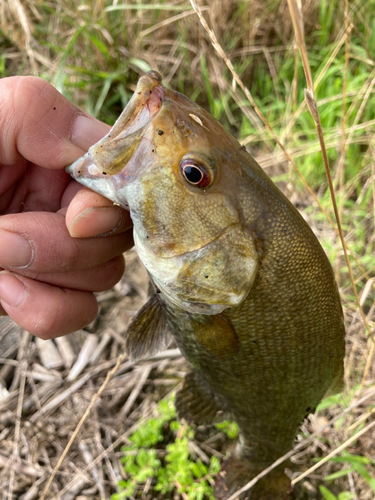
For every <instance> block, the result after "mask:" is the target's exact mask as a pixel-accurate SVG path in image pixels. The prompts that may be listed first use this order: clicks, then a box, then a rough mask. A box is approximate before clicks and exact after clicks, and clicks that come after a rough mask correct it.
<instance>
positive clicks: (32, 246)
mask: <svg viewBox="0 0 375 500" xmlns="http://www.w3.org/2000/svg"><path fill="white" fill-rule="evenodd" d="M107 131H108V127H107V126H106V125H104V124H103V123H101V122H99V121H97V120H94V119H93V118H91V117H89V115H87V114H85V113H83V112H82V111H81V110H79V109H78V108H76V107H75V106H74V105H73V104H72V103H70V102H69V101H68V100H67V99H65V98H64V97H63V96H62V95H61V94H60V93H59V92H58V91H57V90H56V89H55V88H54V87H52V86H51V85H50V84H48V83H47V82H45V81H43V80H41V79H39V78H34V77H11V78H4V79H2V80H0V315H1V314H9V316H10V317H11V318H12V319H13V320H14V321H15V322H16V323H18V324H19V325H20V326H21V327H23V328H25V329H26V330H28V331H29V332H31V333H33V334H35V335H37V336H38V337H41V338H43V339H47V338H54V337H58V336H60V335H65V334H67V333H70V332H72V331H75V330H77V329H79V328H83V327H84V326H86V325H87V324H88V323H90V322H91V321H92V320H93V319H94V318H95V316H96V314H97V302H96V300H95V296H94V294H93V292H98V291H102V290H106V289H108V288H110V287H112V286H113V285H114V284H115V283H116V282H117V281H118V280H119V279H120V278H121V276H122V273H123V270H124V259H123V256H122V253H123V252H124V251H125V250H127V249H129V248H130V247H131V246H132V244H133V240H132V234H131V220H130V216H129V214H128V212H127V211H125V210H122V209H120V208H119V207H115V206H113V204H112V202H110V201H109V200H107V199H105V198H103V197H102V196H100V195H98V194H96V193H94V192H92V191H90V190H89V189H86V188H82V187H81V186H80V185H79V184H77V183H76V182H75V181H73V180H72V179H71V178H70V176H69V175H68V174H67V173H66V172H65V171H64V170H63V168H64V167H65V166H67V165H69V164H70V163H72V162H73V161H75V160H76V159H77V158H79V157H80V156H82V155H83V154H84V153H85V152H86V151H87V149H88V148H89V146H91V145H92V144H94V143H95V142H97V141H98V140H99V139H100V138H101V137H102V136H104V135H105V134H106V133H107ZM108 233H109V234H108ZM103 234H107V235H104V236H103ZM96 235H102V236H97V237H95V238H94V237H93V236H96ZM72 236H74V238H72Z"/></svg>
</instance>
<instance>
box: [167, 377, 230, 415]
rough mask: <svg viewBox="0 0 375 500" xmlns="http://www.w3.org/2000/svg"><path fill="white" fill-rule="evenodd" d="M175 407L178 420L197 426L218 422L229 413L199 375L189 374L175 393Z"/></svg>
mask: <svg viewBox="0 0 375 500" xmlns="http://www.w3.org/2000/svg"><path fill="white" fill-rule="evenodd" d="M175 406H176V411H177V415H178V416H179V418H184V419H185V420H186V421H187V422H189V423H194V424H197V425H201V424H208V423H210V424H211V423H212V422H220V421H221V420H225V419H226V418H228V414H229V412H228V411H227V410H226V409H225V407H224V406H223V404H222V403H221V402H220V401H219V400H218V398H217V396H215V394H214V393H213V392H212V391H211V390H210V389H209V387H208V386H207V385H206V384H205V382H204V381H203V380H201V378H200V377H199V375H198V374H197V373H196V372H194V371H192V372H189V373H188V374H187V375H186V376H185V378H184V380H183V382H182V387H181V389H179V390H178V391H177V394H176V400H175Z"/></svg>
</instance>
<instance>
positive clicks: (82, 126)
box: [71, 115, 109, 151]
mask: <svg viewBox="0 0 375 500" xmlns="http://www.w3.org/2000/svg"><path fill="white" fill-rule="evenodd" d="M108 132H109V127H108V126H107V125H104V123H101V122H99V121H98V120H95V119H94V118H89V117H87V116H84V115H78V116H77V118H76V119H75V121H74V123H73V126H72V132H71V134H72V135H71V141H72V143H73V144H75V145H76V146H78V147H79V148H81V149H83V150H85V151H87V150H88V149H89V147H90V146H92V145H93V144H95V143H96V142H98V141H99V140H100V139H101V138H102V137H104V136H105V135H106V134H107V133H108Z"/></svg>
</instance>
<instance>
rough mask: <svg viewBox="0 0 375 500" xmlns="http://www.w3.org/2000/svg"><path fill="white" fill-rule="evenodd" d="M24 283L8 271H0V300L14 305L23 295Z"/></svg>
mask: <svg viewBox="0 0 375 500" xmlns="http://www.w3.org/2000/svg"><path fill="white" fill-rule="evenodd" d="M25 293H26V290H25V285H24V284H23V283H22V281H20V280H19V279H18V278H16V277H15V276H14V274H11V273H10V272H9V271H1V272H0V300H1V301H2V302H5V303H6V304H8V305H9V306H12V307H16V306H18V304H20V303H21V302H22V300H23V298H24V296H25Z"/></svg>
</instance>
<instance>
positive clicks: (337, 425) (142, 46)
mask: <svg viewBox="0 0 375 500" xmlns="http://www.w3.org/2000/svg"><path fill="white" fill-rule="evenodd" d="M160 3H161V2H147V3H146V2H144V4H146V5H150V4H158V5H159V4H160ZM134 4H136V2H134ZM144 4H139V3H138V4H137V5H138V7H137V8H135V7H134V8H132V9H126V10H111V9H109V8H108V7H109V5H110V4H109V3H108V2H105V1H104V0H91V1H88V2H87V3H82V4H81V5H79V6H78V8H77V4H76V3H75V2H73V1H71V0H54V1H52V2H50V3H48V4H47V3H43V2H41V1H38V0H27V1H23V2H21V1H19V0H9V1H1V0H0V28H1V30H2V34H3V36H2V34H1V31H0V47H1V49H2V50H1V52H0V75H2V76H8V75H10V74H29V73H33V74H38V75H40V76H43V77H45V78H47V79H49V80H50V81H52V82H53V83H54V84H55V85H56V86H57V88H59V90H61V91H62V92H63V93H64V94H65V95H67V96H68V97H69V98H70V99H72V100H73V101H74V102H75V103H76V104H77V105H80V106H82V107H84V108H85V109H86V110H88V111H89V112H91V113H92V114H95V115H96V116H98V117H99V118H101V119H102V120H104V121H107V122H109V123H111V122H113V120H114V119H115V118H116V116H117V115H118V114H119V112H120V111H121V108H122V107H123V106H124V104H125V103H126V101H127V99H128V98H129V96H130V95H131V93H132V90H133V89H134V84H135V82H136V80H137V78H138V76H139V74H140V73H142V72H143V71H144V70H147V69H148V68H149V67H153V68H154V69H157V70H158V71H160V72H161V73H162V74H163V76H164V80H165V82H166V83H167V84H169V85H170V86H172V87H174V88H176V89H178V90H180V91H182V92H183V93H185V94H186V95H188V96H190V97H193V98H194V99H195V100H197V101H198V102H199V104H201V105H202V106H204V107H206V109H209V110H210V111H211V113H212V114H214V116H215V117H217V118H218V119H220V120H221V121H222V123H224V124H225V125H226V126H227V128H228V129H229V130H231V131H232V133H234V134H235V135H237V136H239V137H240V138H241V140H242V142H243V143H245V144H247V145H248V146H249V147H250V148H251V149H252V151H253V152H254V154H255V155H256V157H257V159H258V161H259V162H260V163H261V164H262V166H263V167H264V168H265V169H266V171H267V172H268V173H269V174H270V175H273V176H274V177H275V180H277V181H278V183H279V185H280V187H281V188H282V189H283V190H284V191H285V192H286V194H287V195H288V196H289V198H291V200H292V201H293V202H294V203H295V204H296V206H297V207H298V208H299V209H301V210H302V212H303V214H304V216H305V217H306V218H307V219H308V221H309V223H310V224H311V225H312V227H313V229H314V231H315V232H316V234H317V236H318V237H319V239H320V240H321V242H322V243H323V245H324V247H325V249H326V251H327V253H328V255H329V257H330V259H331V262H332V264H333V266H334V269H335V271H336V276H337V279H338V281H339V284H340V292H341V297H342V301H343V306H344V312H345V319H346V325H347V358H346V373H345V382H346V388H345V392H344V394H343V395H342V396H340V397H338V398H336V399H335V398H333V399H332V400H331V401H328V402H327V405H326V407H325V408H324V409H322V410H321V411H320V412H319V413H317V414H316V415H315V416H311V417H310V418H309V419H308V420H307V421H306V422H305V423H304V425H303V427H302V431H301V434H300V436H299V437H298V443H297V446H296V449H295V450H294V452H293V457H292V461H293V462H294V464H295V470H296V473H295V475H294V482H295V489H294V493H293V495H294V498H295V499H298V500H303V499H308V498H311V499H317V498H320V492H319V486H321V485H325V486H326V487H328V488H329V490H330V491H331V492H332V493H334V494H335V495H336V496H338V495H339V494H340V493H341V495H342V496H341V497H340V500H344V499H349V498H353V499H358V500H366V499H369V500H370V499H372V498H374V486H371V485H370V484H369V479H368V477H367V476H366V475H365V474H364V472H363V470H362V469H361V468H360V467H359V466H357V465H358V464H357V465H356V462H355V460H354V459H352V458H351V457H350V455H343V454H342V451H341V449H340V447H341V446H342V445H344V448H345V450H346V452H348V453H350V454H351V455H355V456H360V457H365V458H367V459H369V463H368V464H366V466H365V470H367V473H368V474H369V476H370V478H375V469H374V466H373V464H374V459H375V447H374V444H373V443H374V442H375V440H374V438H375V430H374V427H371V426H372V425H374V422H375V419H374V412H373V408H374V404H375V395H374V385H375V369H374V361H373V358H372V355H373V350H374V344H373V343H372V340H371V338H372V335H373V325H374V317H375V316H374V314H375V305H374V297H375V293H374V282H375V278H373V276H374V269H375V260H374V257H373V255H374V246H375V237H374V220H375V188H374V184H375V168H374V133H375V121H374V120H375V107H374V105H373V104H372V102H373V94H374V91H373V86H374V83H375V69H374V68H375V61H374V59H373V58H372V54H373V48H374V41H373V36H372V32H373V29H372V25H371V23H372V20H371V19H370V18H371V16H369V12H373V13H375V12H374V10H375V8H374V7H373V2H369V3H368V5H367V7H366V8H365V6H364V5H362V3H361V2H359V1H353V2H350V3H349V4H348V5H347V9H346V10H345V3H344V2H342V3H339V2H337V3H335V2H332V3H329V2H327V3H326V4H325V8H324V9H325V10H324V15H322V14H321V11H320V9H322V5H323V2H317V1H313V0H308V1H305V2H303V18H304V23H305V24H304V40H305V42H306V47H307V57H308V58H309V62H310V65H311V68H312V81H310V82H309V86H310V90H311V89H314V92H315V95H316V100H317V107H318V109H319V113H320V116H321V122H322V127H323V135H324V139H325V144H326V148H327V152H328V163H329V165H328V166H329V168H330V170H331V173H332V178H333V188H334V192H335V196H336V198H337V200H338V213H339V217H340V218H341V220H342V224H343V234H344V237H345V242H346V244H347V246H348V247H349V249H350V250H351V255H352V257H349V258H350V263H351V265H352V268H353V281H354V282H355V285H356V287H357V290H358V294H359V302H360V304H361V307H362V308H363V315H364V316H361V313H360V309H359V307H358V304H357V303H356V300H355V297H354V294H353V289H352V285H351V283H350V280H349V277H348V269H347V265H346V264H345V260H344V255H343V250H342V245H341V243H340V240H339V237H338V235H337V233H336V232H335V230H334V229H332V226H331V224H330V223H329V222H328V221H327V217H326V216H325V215H323V214H322V212H321V210H320V209H319V207H318V204H317V201H315V200H314V198H313V197H312V195H311V194H309V192H308V191H307V190H306V188H305V187H303V185H302V184H301V183H300V182H299V180H298V177H297V176H296V174H295V173H294V172H293V171H292V170H291V169H290V163H289V160H287V159H286V158H285V155H284V153H283V152H282V151H281V149H280V148H279V147H275V141H274V139H273V137H272V135H271V134H270V132H269V128H272V130H273V131H274V134H275V135H276V137H277V140H278V141H279V142H280V144H282V145H283V147H284V148H285V149H286V150H287V152H288V154H289V155H290V158H291V159H292V161H293V162H294V163H295V166H296V168H298V169H299V170H300V172H302V174H303V176H304V177H306V179H307V181H308V184H310V187H311V192H312V193H313V194H314V196H315V197H316V198H317V199H318V201H319V203H320V204H321V206H322V208H323V209H324V210H325V212H326V213H327V214H328V216H329V217H330V218H331V219H333V220H334V219H335V218H334V214H333V210H332V205H331V202H330V199H329V196H328V194H327V192H328V190H327V181H326V180H325V174H324V168H322V165H323V161H322V159H321V147H320V144H319V141H318V137H317V135H316V133H315V131H314V124H313V121H312V120H311V118H309V115H308V112H307V109H306V104H305V103H304V100H303V88H304V87H305V86H306V84H305V82H304V79H303V75H302V69H301V65H300V63H299V58H298V54H297V49H296V46H295V45H294V37H293V25H292V20H291V17H290V15H289V10H288V4H287V2H286V1H284V0H283V1H281V2H274V1H265V2H260V1H259V0H258V1H255V0H254V1H249V2H235V1H231V0H224V1H223V0H211V1H210V2H205V3H204V2H199V5H201V7H202V6H203V7H202V11H203V16H204V17H205V19H206V20H207V22H208V25H209V27H210V28H211V29H212V30H213V31H214V33H215V36H216V38H217V40H218V42H219V43H220V45H221V46H222V47H223V50H224V52H225V57H226V58H228V59H229V60H230V61H231V62H232V64H233V67H234V70H235V71H236V72H237V73H238V75H239V78H240V80H241V81H243V82H244V86H245V87H246V88H247V89H249V90H250V91H251V96H252V98H253V100H254V103H255V104H256V106H257V107H258V108H259V110H260V111H261V113H262V116H263V117H264V118H265V122H266V123H264V121H262V120H261V119H260V118H259V116H258V115H257V114H256V112H255V111H254V106H253V105H252V104H251V103H250V102H249V101H248V100H247V99H246V97H245V95H244V94H243V92H242V91H241V89H240V86H239V85H238V83H239V82H238V81H237V83H236V82H235V81H234V79H233V77H232V75H231V73H230V72H229V70H227V68H226V65H225V61H224V60H223V57H222V56H220V54H218V53H217V51H216V50H215V49H214V47H213V46H212V43H211V40H210V38H209V36H207V34H206V32H205V31H204V29H203V28H202V26H201V24H200V23H199V20H198V18H197V16H196V14H195V13H194V12H193V10H192V9H190V5H189V3H188V2H187V1H186V2H182V1H178V0H173V1H170V2H168V4H164V6H165V8H164V9H156V8H154V9H151V10H150V9H146V8H142V5H144ZM128 5H130V3H128ZM330 5H331V7H330ZM114 6H115V7H116V6H117V7H119V6H118V5H117V4H116V3H114ZM207 7H209V8H207ZM332 9H333V10H334V21H331V22H329V19H330V15H331V14H332ZM325 22H326V24H327V26H325V25H324V23H325ZM300 46H301V42H300ZM344 76H345V77H344ZM254 103H253V104H254ZM128 262H129V264H128V271H127V274H126V275H125V277H124V278H123V280H122V281H121V283H120V284H119V285H118V286H116V287H115V289H114V290H112V291H109V292H106V293H103V294H99V296H98V299H99V301H100V316H99V318H98V319H97V321H96V322H95V323H94V324H93V325H90V327H89V329H88V331H89V332H91V333H87V332H77V333H76V334H74V335H72V336H70V337H69V338H67V339H64V340H58V341H50V342H49V343H40V342H36V341H35V339H32V338H30V336H29V335H28V334H27V333H26V332H22V331H20V330H19V329H18V328H17V327H15V326H14V325H12V324H11V323H8V322H7V321H5V320H2V322H1V323H0V342H1V343H0V384H1V386H0V389H1V390H0V400H1V410H0V441H1V452H0V478H1V479H0V491H1V493H0V495H1V494H2V495H3V496H4V498H9V499H10V498H14V499H21V498H23V500H30V499H33V498H35V499H36V498H40V495H41V492H42V490H43V488H44V487H45V484H46V481H47V479H48V477H50V476H51V472H52V470H53V469H54V467H55V466H56V464H57V462H58V460H59V458H60V457H61V456H62V453H63V450H64V448H65V447H66V445H67V443H68V441H69V439H70V437H71V436H72V434H73V433H74V430H75V429H76V427H77V424H78V422H79V420H80V418H81V416H82V415H83V413H84V412H85V410H86V408H87V407H88V405H89V404H90V401H92V398H93V396H94V395H95V394H96V393H97V391H98V390H99V388H100V386H101V385H102V383H103V382H104V380H105V377H106V374H107V372H108V371H109V370H110V369H112V368H113V367H114V366H115V364H116V361H117V359H118V356H119V355H121V353H122V352H123V340H122V337H121V334H122V333H124V331H125V330H126V326H127V324H128V323H129V321H130V318H131V316H132V315H133V314H134V313H135V312H136V311H137V310H138V309H139V307H140V305H141V304H142V303H143V302H144V301H145V299H146V295H147V283H146V282H147V279H146V276H145V275H144V274H142V272H143V271H142V268H141V266H140V265H139V263H138V262H137V259H136V256H135V255H134V253H132V254H130V255H129V256H128ZM365 323H367V325H368V328H367V332H366V328H364V324H365ZM47 349H50V351H48V354H47V355H46V351H47ZM95 349H96V354H95V358H94V359H93V358H92V357H91V358H90V356H92V355H93V351H95ZM80 353H81V355H80ZM175 356H176V353H175V351H173V350H171V351H169V352H168V353H165V354H164V355H163V357H162V358H161V359H158V360H150V361H147V362H143V363H141V364H140V365H137V366H133V365H131V364H130V363H129V362H127V361H126V360H125V361H124V362H122V363H121V365H120V368H119V371H117V373H116V375H115V376H114V377H113V378H112V380H111V381H110V382H109V383H108V386H107V387H106V389H105V390H104V392H103V394H102V395H101V396H100V398H99V400H98V401H97V402H96V403H95V405H94V407H93V409H92V411H91V413H90V414H89V416H88V418H87V420H86V421H85V423H84V425H83V427H82V429H81V430H80V432H79V433H78V436H77V438H76V440H75V441H74V442H73V444H72V446H71V448H70V450H69V452H68V454H67V457H66V459H65V460H64V461H63V462H62V464H61V466H60V467H59V470H58V471H57V475H56V477H55V479H54V481H53V482H52V484H51V488H50V490H49V492H48V493H47V495H46V498H50V499H52V498H53V499H57V498H64V499H68V498H71V499H74V498H81V499H82V500H83V498H89V499H95V498H106V499H108V498H109V497H110V493H113V492H115V491H116V484H117V481H118V480H119V479H120V478H121V477H122V475H123V471H122V468H121V464H120V462H119V456H120V453H119V449H120V446H121V444H123V443H126V442H127V438H128V437H129V435H130V433H131V432H132V429H134V428H135V427H137V426H139V425H140V422H141V419H142V418H146V417H147V416H148V415H150V414H152V411H153V408H154V407H155V405H156V402H157V401H158V399H159V398H162V397H164V396H165V395H166V394H167V393H169V392H170V391H171V390H172V389H173V388H174V387H175V386H176V385H177V384H178V383H179V381H180V380H181V377H182V375H183V373H184V371H185V369H186V365H185V362H184V361H183V360H182V358H181V357H177V358H176V357H175ZM79 357H80V358H81V361H80V362H81V363H82V365H81V366H80V367H79V369H77V366H76V365H75V368H74V369H73V368H72V366H73V365H74V364H75V363H76V361H77V359H78V358H79ZM52 359H55V364H54V365H50V364H49V362H50V361H51V360H52ZM47 360H49V361H47ZM361 430H363V434H362V435H358V436H357V437H356V438H355V437H354V433H355V432H358V431H361ZM196 444H197V446H198V447H199V446H201V445H202V443H201V442H199V441H197V443H196ZM222 444H223V443H222V441H220V440H219V442H218V443H216V448H217V450H219V453H221V451H222V449H221V446H222ZM203 445H204V443H203ZM330 454H333V455H337V456H338V457H341V458H340V460H341V461H332V460H328V461H326V462H325V463H322V465H320V466H319V468H317V469H316V470H314V471H310V472H309V473H308V475H307V477H304V478H302V476H300V474H301V473H302V472H304V471H307V470H309V468H310V467H311V465H314V463H315V462H314V460H315V459H316V458H319V459H320V458H324V457H329V456H330ZM345 460H346V461H345ZM358 463H359V462H358ZM341 470H347V472H346V473H343V475H342V476H341V477H340V476H339V475H338V476H337V478H335V479H332V480H331V481H325V479H324V478H326V477H327V476H328V475H330V474H333V473H339V472H340V471H341ZM373 481H375V480H373ZM344 492H347V496H344V495H345V493H344ZM349 494H351V496H349ZM154 495H156V494H154ZM144 497H145V498H150V499H151V498H154V497H155V498H156V496H154V497H153V496H152V494H151V493H150V492H149V493H148V494H145V495H144ZM137 498H138V497H137ZM139 498H141V495H140V496H139ZM160 498H161V497H160ZM327 498H328V497H327ZM332 498H333V497H332Z"/></svg>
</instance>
